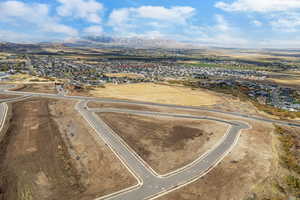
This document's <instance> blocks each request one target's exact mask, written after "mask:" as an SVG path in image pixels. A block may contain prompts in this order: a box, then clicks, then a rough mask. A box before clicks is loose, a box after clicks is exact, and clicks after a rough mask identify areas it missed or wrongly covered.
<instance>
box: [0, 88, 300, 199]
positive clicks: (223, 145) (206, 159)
mask: <svg viewBox="0 0 300 200" xmlns="http://www.w3.org/2000/svg"><path fill="white" fill-rule="evenodd" d="M0 94H11V95H27V96H26V97H20V98H17V99H16V98H15V99H14V100H20V99H22V98H29V97H46V98H55V99H69V100H80V103H78V104H77V105H76V109H77V110H78V111H79V112H80V113H81V114H82V115H83V117H84V118H85V119H86V120H87V122H88V123H89V124H90V125H91V126H92V127H93V128H94V129H95V130H96V132H97V134H98V135H99V137H100V138H101V139H103V140H104V141H105V142H106V144H107V145H108V146H109V147H110V148H111V149H112V150H113V152H114V153H115V154H116V155H117V156H118V158H119V159H120V160H121V161H122V162H123V164H124V165H125V166H126V167H127V168H128V169H129V170H130V172H132V174H133V175H134V176H135V177H136V178H137V179H138V180H139V184H138V185H137V186H134V187H131V188H128V189H125V190H123V191H120V192H117V193H114V194H111V195H108V196H105V197H100V198H98V199H97V200H100V199H101V200H102V199H113V200H141V199H151V198H155V197H157V195H161V194H164V193H166V192H168V191H171V190H173V189H177V188H178V187H181V186H183V185H185V184H188V183H190V182H192V181H194V180H196V179H198V178H199V177H201V176H203V175H205V174H206V173H207V172H208V171H209V170H210V169H212V168H213V167H214V166H215V165H216V164H217V163H218V162H220V161H221V160H222V159H223V158H224V157H225V156H226V155H227V154H228V153H229V152H230V150H231V149H232V148H233V147H234V145H235V144H236V142H237V140H238V137H239V134H240V131H241V130H243V129H246V128H249V127H248V125H247V124H245V123H242V122H235V121H228V120H224V119H218V118H211V117H207V116H194V115H181V114H174V113H158V112H149V111H137V110H127V109H100V110H99V109H88V108H87V106H86V104H87V102H88V101H97V102H104V103H105V102H106V103H126V104H134V105H148V106H159V107H168V108H174V109H185V110H194V111H199V110H201V111H208V112H215V113H221V114H227V115H233V116H237V117H240V118H247V119H252V120H259V121H264V122H269V123H277V124H281V125H288V126H295V127H300V124H298V123H295V122H288V121H280V120H273V119H267V118H262V117H257V116H249V115H246V114H240V113H234V112H225V111H220V110H214V109H207V108H203V107H189V106H177V105H164V104H157V103H149V102H137V101H128V100H115V99H106V98H93V97H80V96H62V95H56V94H42V93H31V92H17V91H6V90H0ZM28 95H30V96H28ZM0 105H1V104H0ZM0 112H1V106H0ZM95 112H116V113H131V114H138V115H151V116H160V117H175V118H189V119H198V120H203V119H206V120H213V121H217V122H220V123H226V124H228V125H229V126H230V129H229V130H228V132H227V133H226V134H225V136H224V137H223V139H222V140H221V141H220V142H219V143H218V144H217V145H216V146H215V147H214V148H213V149H212V150H210V151H209V152H207V153H206V154H204V155H203V156H202V157H201V158H199V159H197V160H196V161H194V162H193V163H191V164H190V165H188V166H186V167H185V168H182V169H180V170H178V171H175V172H173V173H171V174H168V175H166V176H161V175H159V174H157V173H156V172H155V171H154V170H153V169H151V167H150V166H149V165H147V163H145V162H144V161H143V160H142V159H141V158H140V157H139V156H138V155H137V154H136V153H135V152H134V151H133V150H132V149H131V148H130V147H129V146H128V145H127V144H126V143H125V142H124V141H123V140H122V139H121V138H120V137H119V136H118V135H117V134H116V133H114V132H113V130H112V129H111V128H110V127H108V126H107V125H106V124H105V123H104V122H103V121H102V120H101V119H100V118H99V117H98V116H97V115H96V114H95ZM0 117H1V116H0Z"/></svg>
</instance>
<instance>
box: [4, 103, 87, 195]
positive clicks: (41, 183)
mask: <svg viewBox="0 0 300 200" xmlns="http://www.w3.org/2000/svg"><path fill="white" fill-rule="evenodd" d="M47 104H48V100H39V99H36V100H31V101H24V102H17V103H13V104H12V118H11V121H10V127H9V129H8V131H7V133H6V134H7V135H6V137H5V138H4V139H3V140H2V141H1V145H0V148H1V151H0V160H1V162H0V177H1V178H0V191H1V192H0V199H1V200H2V199H3V200H15V199H22V200H23V199H24V200H29V199H51V200H54V199H61V197H62V196H64V197H65V198H66V199H72V197H73V196H74V195H78V194H80V192H82V191H84V187H83V185H82V184H80V182H79V177H80V175H79V173H78V172H77V171H76V169H75V168H74V167H72V162H71V160H70V157H69V156H68V152H67V148H66V146H65V144H64V142H63V140H62V138H61V135H60V133H59V131H58V129H57V126H56V124H55V122H54V121H53V120H52V119H51V117H50V114H49V110H48V106H47Z"/></svg>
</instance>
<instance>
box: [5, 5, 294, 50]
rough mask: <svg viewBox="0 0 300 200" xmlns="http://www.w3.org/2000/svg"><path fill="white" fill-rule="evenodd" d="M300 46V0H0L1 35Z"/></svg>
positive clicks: (34, 38) (11, 37)
mask: <svg viewBox="0 0 300 200" xmlns="http://www.w3.org/2000/svg"><path fill="white" fill-rule="evenodd" d="M103 34H105V35H114V36H120V37H133V36H136V37H146V38H167V39H174V40H178V41H186V42H193V43H197V44H202V45H215V46H225V47H280V48H281V47H288V48H299V47H300V0H189V1H185V0H0V41H10V42H40V41H63V40H68V39H71V38H80V37H82V36H87V35H93V36H97V35H103Z"/></svg>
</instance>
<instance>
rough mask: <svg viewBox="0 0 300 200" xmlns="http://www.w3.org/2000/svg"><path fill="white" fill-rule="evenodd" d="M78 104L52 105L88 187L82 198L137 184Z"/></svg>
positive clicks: (91, 197) (56, 119)
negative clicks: (100, 137)
mask: <svg viewBox="0 0 300 200" xmlns="http://www.w3.org/2000/svg"><path fill="white" fill-rule="evenodd" d="M75 104H76V102H75V101H65V100H59V101H55V102H53V103H52V104H51V105H50V108H51V113H52V115H53V116H54V119H55V121H56V122H57V124H58V127H59V130H60V132H61V133H62V135H63V138H64V140H65V141H66V144H67V147H68V149H69V152H70V155H71V157H72V158H73V160H74V161H75V167H76V168H77V170H78V171H80V174H81V182H82V184H83V185H84V186H85V188H86V191H85V192H84V194H82V195H81V197H80V198H78V199H80V200H82V199H94V198H96V197H100V196H103V195H107V194H110V193H113V192H117V191H119V190H122V189H124V188H127V187H130V186H133V185H135V184H137V180H136V179H135V178H134V177H133V176H132V175H131V174H130V172H129V171H128V170H127V169H126V168H125V167H124V166H123V164H122V163H121V162H120V160H119V159H118V158H117V157H116V156H115V155H114V154H113V152H112V151H111V150H110V149H109V148H108V147H107V146H106V145H105V143H104V142H103V141H102V140H101V139H99V136H97V134H96V132H95V131H94V130H93V129H92V128H91V127H90V126H89V125H88V123H87V122H86V121H85V119H83V118H82V117H81V115H80V114H79V113H78V112H77V111H76V110H75V109H74V106H75Z"/></svg>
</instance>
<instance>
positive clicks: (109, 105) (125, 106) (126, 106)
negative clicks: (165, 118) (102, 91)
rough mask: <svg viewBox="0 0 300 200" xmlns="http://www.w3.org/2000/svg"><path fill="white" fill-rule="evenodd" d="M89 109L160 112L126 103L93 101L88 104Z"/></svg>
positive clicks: (152, 108) (153, 108) (148, 107)
mask: <svg viewBox="0 0 300 200" xmlns="http://www.w3.org/2000/svg"><path fill="white" fill-rule="evenodd" d="M88 107H89V108H119V109H128V110H143V111H160V109H159V108H157V107H150V106H140V105H131V104H124V103H100V102H94V101H91V102H89V103H88Z"/></svg>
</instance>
